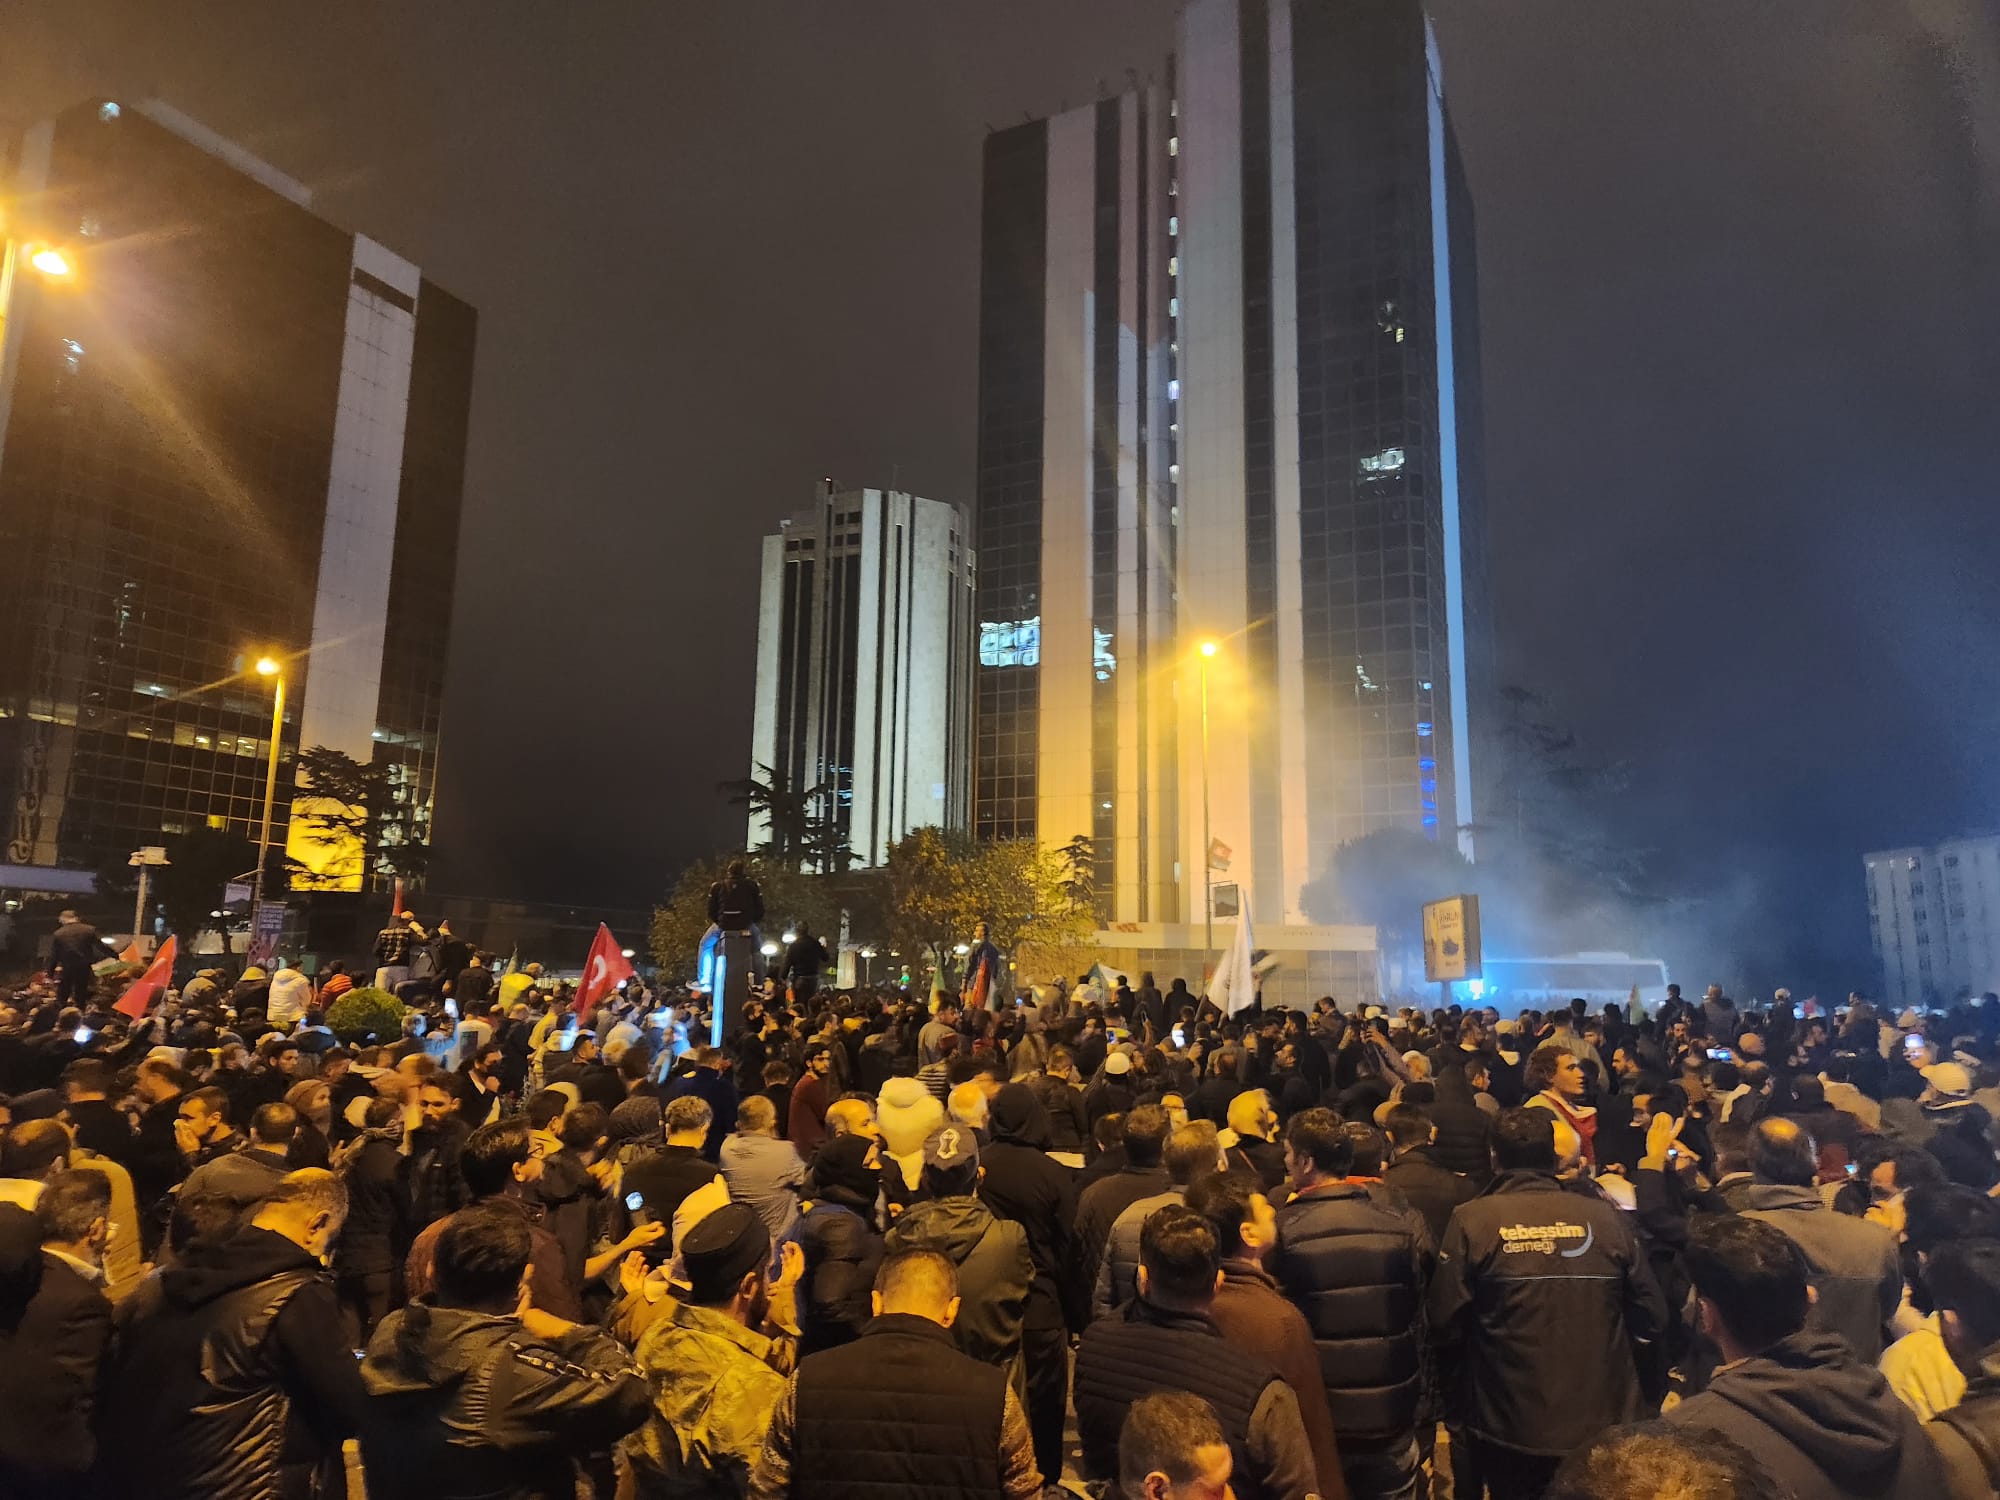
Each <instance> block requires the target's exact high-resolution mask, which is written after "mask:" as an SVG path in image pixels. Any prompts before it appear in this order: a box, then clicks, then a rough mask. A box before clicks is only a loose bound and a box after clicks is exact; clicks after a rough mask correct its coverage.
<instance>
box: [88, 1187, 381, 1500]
mask: <svg viewBox="0 0 2000 1500" xmlns="http://www.w3.org/2000/svg"><path fill="white" fill-rule="evenodd" d="M346 1213H347V1193H346V1189H345V1188H344V1187H343V1186H342V1184H341V1182H340V1179H339V1178H338V1177H336V1176H334V1175H333V1174H332V1173H331V1172H322V1171H304V1172H294V1173H292V1174H290V1175H289V1176H288V1177H286V1178H284V1179H283V1180H282V1181H281V1182H280V1183H279V1184H278V1185H277V1188H276V1190H275V1191H274V1192H273V1193H272V1194H271V1196H270V1197H269V1198H268V1199H267V1200H266V1201H265V1202H264V1203H263V1204H261V1205H260V1206H259V1207H258V1208H257V1209H256V1211H255V1212H254V1213H253V1214H252V1215H251V1217H250V1219H249V1221H248V1222H247V1223H245V1224H243V1225H242V1226H241V1227H239V1228H237V1229H235V1230H234V1231H233V1232H231V1233H228V1234H225V1235H222V1236H220V1237H217V1238H214V1239H205V1238H203V1239H196V1240H195V1241H194V1242H193V1243H192V1244H191V1245H189V1246H188V1248H187V1250H186V1252H185V1254H184V1255H183V1256H182V1257H181V1258H180V1260H179V1261H178V1262H177V1263H176V1264H175V1265H173V1266H171V1267H169V1268H168V1269H167V1270H166V1271H165V1272H163V1273H162V1275H161V1278H160V1298H159V1300H158V1302H157V1303H156V1304H154V1305H153V1306H152V1307H151V1308H149V1309H147V1310H146V1311H145V1313H144V1314H143V1315H141V1316H138V1317H135V1318H134V1319H132V1320H131V1322H130V1323H129V1324H128V1326H126V1327H125V1328H124V1329H123V1330H122V1331H121V1333H120V1335H119V1340H118V1345H117V1348H116V1351H115V1353H114V1356H113V1358H112V1360H111V1361H110V1367H109V1372H108V1375H107V1378H106V1380H105V1384H104V1389H103V1394H102V1398H101V1400H100V1405H99V1411H100V1413H102V1414H103V1420H102V1421H101V1423H100V1428H101V1430H100V1434H99V1441H100V1450H99V1451H100V1465H99V1468H100V1473H101V1482H102V1487H103V1488H104V1489H105V1490H106V1491H107V1492H108V1493H110V1494H116V1495H140V1494H143V1495H148V1496H159V1497H161V1500H238V1497H241V1500H290V1497H293V1496H298V1495H304V1494H308V1493H310V1492H311V1489H312V1485H313V1482H314V1481H313V1475H314V1474H315V1472H316V1471H319V1470H320V1469H321V1467H322V1466H323V1465H325V1464H328V1463H332V1464H335V1465H337V1464H338V1462H339V1455H340V1445H341V1443H342V1441H343V1440H345V1439H346V1438H349V1437H351V1436H353V1435H354V1433H355V1432H356V1431H357V1430H358V1428H359V1425H360V1420H361V1415H362V1406H363V1401H364V1397H363V1394H362V1386H361V1377H360V1375H359V1373H358V1372H357V1370H356V1365H355V1360H354V1356H353V1353H352V1352H351V1348H350V1346H349V1345H348V1343H347V1341H346V1340H345V1339H344V1338H343V1337H342V1336H341V1326H340V1308H339V1305H338V1303H337V1302H336V1301H335V1299H334V1290H333V1281H332V1278H331V1277H330V1276H328V1274H327V1273H326V1271H325V1269H324V1260H325V1256H326V1254H327V1252H328V1250H329V1249H330V1248H331V1247H332V1245H333V1243H334V1241H335V1240H336V1239H337V1238H338V1237H339V1234H340V1227H341V1221H342V1220H343V1219H344V1218H345V1217H346ZM225 1356H226V1357H225Z"/></svg>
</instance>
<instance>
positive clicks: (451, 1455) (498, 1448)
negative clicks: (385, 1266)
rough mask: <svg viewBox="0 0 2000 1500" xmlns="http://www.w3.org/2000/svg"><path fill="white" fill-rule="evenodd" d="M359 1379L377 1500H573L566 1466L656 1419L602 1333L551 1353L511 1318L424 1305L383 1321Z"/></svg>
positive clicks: (364, 1453)
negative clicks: (649, 1417)
mask: <svg viewBox="0 0 2000 1500" xmlns="http://www.w3.org/2000/svg"><path fill="white" fill-rule="evenodd" d="M361 1379H362V1382H363V1384H364V1385H365V1386H366V1387H367V1391H368V1409H367V1412H366V1414H365V1416H364V1417H363V1419H362V1426H361V1459H362V1464H363V1466H364V1467H365V1468H366V1470H367V1478H368V1494H369V1497H370V1500H475V1497H476V1500H556V1497H558V1496H560V1497H561V1500H569V1497H571V1496H572V1495H574V1494H575V1493H576V1476H575V1472H574V1470H573V1469H572V1468H571V1464H570V1455H572V1454H585V1453H590V1452H593V1451H598V1450H602V1449H606V1448H609V1447H610V1446H611V1445H612V1444H613V1443H615V1442H616V1441H617V1440H618V1439H619V1438H621V1437H623V1436H624V1435H625V1434H626V1433H628V1432H630V1431H632V1429H633V1428H635V1427H637V1426H638V1425H639V1424H640V1423H641V1422H642V1421H644V1420H645V1418H646V1413H647V1412H648V1411H649V1410H651V1401H650V1398H649V1396H648V1393H647V1387H646V1381H645V1378H644V1377H643V1376H642V1375H640V1373H639V1370H638V1367H637V1366H635V1365H634V1364H633V1363H632V1360H631V1357H630V1356H629V1355H628V1354H626V1352H625V1350H624V1348H623V1347H622V1346H621V1345H619V1344H618V1343H617V1341H616V1340H614V1339H612V1338H611V1336H610V1335H608V1334H606V1333H603V1332H601V1331H599V1330H597V1329H595V1328H578V1329H575V1330H573V1331H572V1332H570V1333H569V1334H566V1335H565V1336H563V1337H562V1338H560V1339H556V1340H549V1341H544V1340H541V1339H535V1338H531V1337H529V1336H528V1334H527V1332H526V1330H525V1329H523V1328H522V1327H521V1325H520V1323H519V1322H518V1321H517V1320H516V1319H514V1318H510V1317H501V1316H498V1315H496V1314H493V1313H484V1312H472V1311H468V1310H465V1309H462V1308H452V1307H432V1306H431V1305H429V1304H428V1303H425V1302H415V1303H412V1304H411V1305H410V1306H409V1307H406V1308H404V1309H402V1310H401V1311H399V1312H394V1313H391V1314H390V1315H389V1316H388V1317H387V1318H385V1319H383V1321H382V1325H381V1326H380V1327H379V1328H377V1329H376V1330H375V1337H374V1338H373V1339H371V1340H370V1341H369V1344H368V1357H367V1358H366V1359H365V1360H363V1361H362V1365H361Z"/></svg>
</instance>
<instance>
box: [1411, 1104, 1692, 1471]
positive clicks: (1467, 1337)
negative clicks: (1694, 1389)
mask: <svg viewBox="0 0 2000 1500" xmlns="http://www.w3.org/2000/svg"><path fill="white" fill-rule="evenodd" d="M1560 1118H1561V1117H1560V1116H1559V1115H1556V1114H1554V1113H1552V1112H1550V1111H1547V1110H1542V1109H1536V1108H1532V1107H1531V1108H1526V1109H1519V1110H1510V1111H1506V1112H1504V1113H1502V1114H1501V1116H1500V1118H1499V1120H1498V1121H1497V1122H1496V1123H1495V1126H1494V1136H1493V1165H1494V1167H1495V1168H1496V1170H1497V1172H1498V1175H1497V1176H1496V1177H1495V1179H1494V1181H1493V1185H1492V1186H1491V1187H1490V1188H1489V1189H1488V1190H1487V1191H1486V1192H1485V1193H1483V1194H1482V1195H1481V1196H1479V1197H1478V1198H1475V1199H1473V1200H1472V1201H1471V1202H1469V1203H1466V1204H1464V1205H1462V1206H1461V1207H1459V1208H1458V1209H1456V1210H1455V1211H1454V1212H1453V1213H1452V1216H1451V1222H1450V1227H1449V1228H1448V1229H1447V1231H1446V1234H1445V1240H1444V1243H1443V1246H1442V1248H1441V1250H1440V1252H1439V1256H1438V1273H1437V1278H1436V1280H1435V1282H1434V1283H1433V1284H1432V1286H1431V1289H1430V1298H1429V1303H1428V1309H1427V1311H1428V1314H1429V1319H1430V1331H1431V1336H1432V1338H1433V1339H1434V1340H1435V1341H1436V1342H1437V1344H1438V1346H1439V1349H1440V1351H1441V1355H1442V1362H1443V1363H1445V1364H1446V1365H1447V1366H1450V1367H1457V1368H1461V1369H1463V1370H1465V1371H1466V1373H1467V1376H1468V1378H1467V1379H1466V1380H1465V1381H1464V1382H1463V1383H1462V1385H1461V1391H1460V1398H1459V1399H1460V1400H1461V1401H1462V1402H1463V1407H1462V1409H1461V1410H1460V1411H1458V1412H1457V1413H1455V1414H1454V1415H1456V1416H1457V1417H1458V1418H1459V1419H1460V1420H1459V1422H1458V1424H1457V1425H1458V1427H1459V1428H1460V1429H1462V1430H1463V1431H1464V1432H1466V1433H1468V1434H1469V1435H1470V1436H1471V1438H1472V1441H1473V1444H1474V1447H1475V1452H1474V1455H1473V1458H1474V1462H1475V1464H1476V1466H1477V1472H1478V1474H1479V1475H1480V1477H1481V1478H1482V1479H1483V1480H1484V1482H1485V1484H1486V1486H1487V1489H1488V1491H1489V1492H1490V1493H1491V1495H1492V1496H1493V1500H1534V1497H1536V1496H1539V1495H1540V1494H1541V1493H1542V1491H1543V1490H1544V1489H1545V1488H1546V1487H1547V1486H1548V1484H1549V1482H1550V1480H1551V1479H1552V1478H1553V1476H1554V1474H1555V1471H1556V1469H1557V1467H1558V1466H1559V1465H1560V1464H1561V1462H1562V1460H1563V1458H1564V1457H1565V1456H1566V1455H1567V1454H1569V1453H1571V1452H1573V1451H1575V1450H1576V1449H1577V1448H1579V1447H1581V1446H1582V1445H1583V1444H1585V1443H1587V1442H1589V1441H1590V1440H1591V1439H1592V1438H1593V1437H1595V1436H1596V1435H1597V1434H1598V1433H1600V1432H1602V1431H1604V1430H1605V1429H1606V1428H1608V1427H1613V1426H1616V1425H1618V1424H1619V1423H1622V1422H1630V1421H1633V1420H1635V1419H1636V1418H1637V1417H1638V1416H1639V1415H1640V1413H1641V1412H1642V1411H1643V1410H1645V1409H1646V1405H1645V1404H1646V1402H1647V1401H1648V1400H1650V1401H1651V1402H1652V1403H1653V1404H1654V1406H1655V1407H1657V1405H1658V1402H1659V1400H1660V1398H1661V1397H1662V1396H1664V1395H1665V1393H1666V1392H1665V1382H1664V1378H1663V1377H1664V1370H1663V1367H1662V1362H1661V1359H1660V1355H1659V1345H1660V1341H1661V1339H1662V1337H1663V1335H1664V1333H1665V1329H1666V1320H1667V1308H1666V1304H1665V1302H1664V1301H1663V1299H1662V1298H1661V1296H1660V1291H1659V1287H1658V1285H1657V1284H1656V1283H1655V1281H1654V1279H1653V1275H1652V1272H1651V1270H1650V1269H1649V1268H1648V1265H1647V1262H1646V1258H1645V1255H1644V1254H1643V1252H1642V1251H1641V1250H1640V1247H1639V1244H1638V1241H1637V1240H1636V1239H1635V1237H1634V1236H1633V1233H1632V1231H1631V1230H1630V1229H1629V1228H1628V1227H1627V1226H1626V1224H1625V1222H1624V1215H1623V1213H1622V1212H1621V1211H1620V1210H1619V1209H1617V1208H1615V1207H1613V1206H1612V1205H1611V1204H1610V1203H1608V1202H1606V1201H1605V1200H1604V1199H1602V1198H1599V1197H1586V1196H1584V1195H1582V1194H1580V1193H1573V1192H1570V1191H1569V1190H1568V1189H1567V1188H1566V1187H1565V1186H1564V1185H1563V1184H1562V1183H1561V1182H1559V1181H1558V1180H1557V1176H1556V1168H1557V1156H1556V1140H1555V1138H1556V1122H1557V1121H1558V1120H1559V1119H1560ZM1580 1349H1590V1350H1593V1351H1595V1353H1594V1354H1593V1361H1594V1363H1593V1366H1592V1369H1591V1375H1590V1379H1589V1380H1588V1381H1582V1382H1579V1381H1577V1380H1575V1379H1574V1378H1573V1376H1574V1374H1575V1367H1574V1364H1573V1359H1574V1356H1575V1351H1577V1350H1580Z"/></svg>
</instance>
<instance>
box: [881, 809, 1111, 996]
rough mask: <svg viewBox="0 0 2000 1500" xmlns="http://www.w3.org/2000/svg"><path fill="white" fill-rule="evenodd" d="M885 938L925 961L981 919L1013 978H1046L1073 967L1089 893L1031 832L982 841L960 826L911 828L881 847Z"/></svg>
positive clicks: (1085, 941) (1088, 928)
mask: <svg viewBox="0 0 2000 1500" xmlns="http://www.w3.org/2000/svg"><path fill="white" fill-rule="evenodd" d="M887 872H888V879H889V909H888V928H889V938H890V941H891V942H892V943H894V944H895V945H896V946H897V947H898V948H900V949H901V950H903V951H904V952H906V953H907V952H913V951H914V952H923V953H928V954H929V955H930V958H931V963H932V965H933V967H936V968H943V967H944V965H945V955H946V954H947V953H949V952H950V951H951V950H952V949H954V948H955V947H957V945H958V944H959V943H961V942H965V941H968V940H969V939H970V938H971V936H972V929H973V927H974V926H975V925H977V924H978V923H980V922H984V923H986V924H987V930H988V932H989V933H990V934H991V936H992V939H993V942H994V943H995V945H997V946H998V947H1000V948H1002V949H1004V950H1006V951H1008V952H1010V953H1012V954H1013V956H1014V963H1015V973H1016V975H1017V977H1021V978H1025V977H1027V976H1028V975H1029V974H1035V975H1038V976H1041V977H1048V978H1053V977H1054V976H1055V975H1056V974H1059V973H1064V972H1068V971H1069V970H1070V969H1071V968H1072V967H1080V965H1077V964H1076V962H1075V959H1076V955H1077V954H1078V953H1080V952H1084V951H1086V950H1087V948H1088V945H1089V942H1090V938H1091V934H1092V933H1093V932H1094V931H1095V930H1096V926H1097V919H1096V915H1095V910H1094V906H1093V901H1094V897H1095V892H1094V891H1092V890H1090V889H1089V888H1088V886H1087V885H1085V886H1079V885H1078V884H1077V883H1076V869H1075V867H1074V866H1073V865H1072V864H1071V863H1070V862H1069V861H1068V860H1067V859H1066V857H1065V855H1064V854H1063V853H1062V852H1060V851H1057V850H1048V849H1043V848H1041V847H1040V846H1039V845H1037V844H1036V843H1035V841H1034V840H1033V839H1009V840H1004V841H1002V842H999V843H993V844H980V843H977V842H975V841H974V840H972V839H971V838H969V837H967V836H966V835H965V834H962V833H954V832H950V831H948V830H946V829H942V828H919V829H916V830H914V831H913V832H911V833H910V834H909V835H908V836H907V837H905V838H903V839H902V840H900V841H899V842H898V843H896V844H895V845H894V846H892V847H891V848H890V850H889V858H888V866H887Z"/></svg>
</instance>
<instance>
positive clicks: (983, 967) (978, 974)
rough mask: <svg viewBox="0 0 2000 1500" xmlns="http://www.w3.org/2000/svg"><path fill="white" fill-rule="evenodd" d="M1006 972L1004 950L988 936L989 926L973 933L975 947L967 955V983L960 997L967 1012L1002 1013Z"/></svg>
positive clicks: (979, 927)
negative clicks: (1003, 983) (1002, 954)
mask: <svg viewBox="0 0 2000 1500" xmlns="http://www.w3.org/2000/svg"><path fill="white" fill-rule="evenodd" d="M1004 974H1005V968H1004V966H1003V965H1002V963H1001V961H1000V950H999V949H998V948H996V947H994V946H993V940H992V939H991V938H989V937H988V936H987V935H986V924H985V923H984V922H980V923H977V924H975V925H974V927H973V929H972V947H971V949H970V950H969V951H968V952H967V953H966V955H965V983H964V984H963V985H962V986H961V987H960V996H961V998H962V999H963V1000H964V1002H965V1008H966V1009H967V1010H999V1009H1001V1008H1002V1006H1003V1005H1004V1004H1005V1003H1006V1000H1005V994H1004V990H1003V986H1002V979H1003V977H1004Z"/></svg>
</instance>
